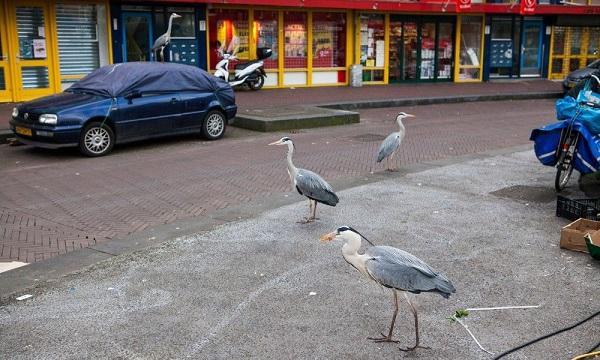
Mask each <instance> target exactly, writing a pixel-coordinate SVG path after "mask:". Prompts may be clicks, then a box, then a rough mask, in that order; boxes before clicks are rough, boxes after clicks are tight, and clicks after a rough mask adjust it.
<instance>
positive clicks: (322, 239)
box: [320, 231, 336, 242]
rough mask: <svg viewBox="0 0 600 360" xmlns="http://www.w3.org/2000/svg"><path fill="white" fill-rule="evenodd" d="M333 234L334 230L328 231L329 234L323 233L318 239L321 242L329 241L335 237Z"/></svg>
mask: <svg viewBox="0 0 600 360" xmlns="http://www.w3.org/2000/svg"><path fill="white" fill-rule="evenodd" d="M335 236H336V234H335V231H333V232H330V233H329V234H325V235H323V236H321V239H320V240H321V242H327V241H331V240H333V239H335Z"/></svg>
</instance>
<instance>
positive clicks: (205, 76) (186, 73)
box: [66, 62, 235, 103]
mask: <svg viewBox="0 0 600 360" xmlns="http://www.w3.org/2000/svg"><path fill="white" fill-rule="evenodd" d="M66 91H68V92H85V93H92V94H95V95H99V96H105V97H111V98H115V97H120V96H125V95H127V94H129V93H132V92H134V91H139V92H140V93H142V94H144V93H168V92H183V91H207V92H214V93H216V95H217V96H218V97H219V98H220V99H223V100H229V101H230V102H231V103H235V95H234V93H233V89H232V88H231V86H230V85H229V84H228V83H226V82H225V81H223V80H221V79H218V78H216V77H214V76H212V75H210V74H209V73H207V72H206V71H204V70H202V69H200V68H197V67H194V66H190V65H183V64H175V63H160V62H128V63H120V64H113V65H107V66H103V67H101V68H99V69H97V70H95V71H94V72H92V73H90V74H89V75H87V76H86V77H84V78H83V79H81V80H79V81H78V82H76V83H75V84H73V85H72V86H71V87H70V88H69V89H67V90H66Z"/></svg>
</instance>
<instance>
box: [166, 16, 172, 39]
mask: <svg viewBox="0 0 600 360" xmlns="http://www.w3.org/2000/svg"><path fill="white" fill-rule="evenodd" d="M172 25H173V15H171V17H169V27H167V37H168V38H170V37H171V26H172Z"/></svg>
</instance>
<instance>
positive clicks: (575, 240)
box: [560, 219, 600, 252]
mask: <svg viewBox="0 0 600 360" xmlns="http://www.w3.org/2000/svg"><path fill="white" fill-rule="evenodd" d="M599 230H600V221H594V220H588V219H577V220H575V221H573V222H572V223H570V224H569V225H567V226H565V227H563V228H562V230H561V231H560V247H561V248H563V249H569V250H574V251H581V252H588V249H587V245H586V244H585V239H584V238H583V237H584V236H585V234H587V233H590V234H592V238H598V236H599V235H598V234H595V233H596V232H598V231H599ZM599 233H600V232H599Z"/></svg>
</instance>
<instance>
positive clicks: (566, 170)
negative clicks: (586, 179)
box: [554, 161, 573, 192]
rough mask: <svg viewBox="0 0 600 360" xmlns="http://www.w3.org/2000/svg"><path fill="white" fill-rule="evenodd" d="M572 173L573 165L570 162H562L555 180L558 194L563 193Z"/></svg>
mask: <svg viewBox="0 0 600 360" xmlns="http://www.w3.org/2000/svg"><path fill="white" fill-rule="evenodd" d="M572 173H573V163H572V162H570V161H569V162H568V163H566V164H565V163H564V162H561V163H560V164H559V165H558V166H557V167H556V177H555V178H554V188H555V189H556V192H561V191H562V190H563V189H564V188H565V187H566V186H567V183H568V182H569V179H570V178H571V174H572Z"/></svg>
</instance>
